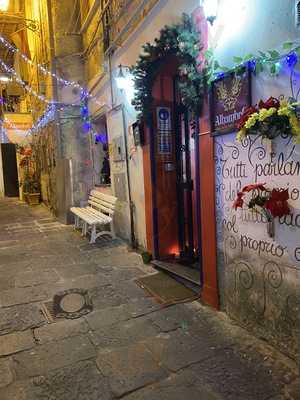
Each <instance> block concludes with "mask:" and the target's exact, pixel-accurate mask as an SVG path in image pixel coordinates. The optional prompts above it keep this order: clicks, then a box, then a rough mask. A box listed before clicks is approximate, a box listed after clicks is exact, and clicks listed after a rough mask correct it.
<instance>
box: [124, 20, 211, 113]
mask: <svg viewBox="0 0 300 400" xmlns="http://www.w3.org/2000/svg"><path fill="white" fill-rule="evenodd" d="M200 50H201V43H200V34H199V32H197V31H196V28H195V26H194V22H193V19H192V17H190V16H188V15H187V14H183V16H182V20H181V22H180V23H178V24H176V25H171V26H165V27H164V28H163V29H162V30H161V32H160V37H159V38H157V39H155V41H154V44H151V43H146V44H145V45H144V46H143V53H142V54H141V55H140V57H139V60H138V62H137V64H136V65H135V66H134V67H132V69H131V72H132V74H133V77H134V82H135V89H136V91H135V97H134V100H133V102H132V104H133V106H134V107H135V109H136V110H137V112H138V118H139V119H140V120H141V119H143V118H144V119H148V117H149V116H150V115H151V107H152V102H153V98H152V89H153V84H154V81H155V79H156V77H157V75H158V73H159V70H160V67H161V65H162V64H163V62H164V61H165V59H166V58H167V57H168V56H170V55H174V56H176V57H177V58H178V60H180V65H179V71H178V72H179V89H180V93H181V98H182V102H183V104H184V105H185V106H187V107H188V108H189V110H191V111H193V112H195V113H199V112H200V110H201V104H202V98H203V90H204V75H203V74H202V73H201V72H200V71H199V62H198V56H199V52H200ZM215 67H216V68H218V67H219V65H218V64H216V65H215Z"/></svg>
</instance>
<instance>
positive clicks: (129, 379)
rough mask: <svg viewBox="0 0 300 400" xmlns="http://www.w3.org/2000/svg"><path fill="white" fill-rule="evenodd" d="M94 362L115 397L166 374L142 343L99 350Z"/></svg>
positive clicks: (159, 378)
mask: <svg viewBox="0 0 300 400" xmlns="http://www.w3.org/2000/svg"><path fill="white" fill-rule="evenodd" d="M96 362H97V365H98V368H99V370H100V371H101V373H102V374H103V375H104V376H105V377H107V379H108V382H109V385H110V387H111V389H112V392H113V394H114V395H115V396H117V397H121V396H123V395H124V394H126V393H129V392H132V391H134V390H137V389H138V388H142V387H144V386H146V385H150V384H151V383H154V382H157V381H159V380H161V379H163V378H166V377H167V376H168V373H167V371H165V370H164V369H163V368H161V367H160V366H159V364H158V363H157V362H156V361H154V359H153V358H152V356H151V353H150V352H149V351H148V350H147V349H146V347H145V346H143V345H142V344H136V345H131V346H129V347H125V348H119V349H113V350H111V349H104V350H99V351H98V356H97V361H96Z"/></svg>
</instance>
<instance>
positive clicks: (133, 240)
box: [121, 104, 137, 249]
mask: <svg viewBox="0 0 300 400" xmlns="http://www.w3.org/2000/svg"><path fill="white" fill-rule="evenodd" d="M121 107H122V119H123V135H124V144H125V158H126V175H127V184H128V201H129V213H130V241H131V247H132V248H133V249H135V248H136V247H137V243H136V237H135V232H134V203H133V201H132V195H131V179H130V171H129V158H128V140H127V121H126V109H125V106H124V104H122V106H121Z"/></svg>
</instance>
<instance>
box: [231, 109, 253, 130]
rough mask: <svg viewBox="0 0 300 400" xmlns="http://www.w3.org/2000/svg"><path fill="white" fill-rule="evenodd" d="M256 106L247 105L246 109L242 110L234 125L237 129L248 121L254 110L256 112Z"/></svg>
mask: <svg viewBox="0 0 300 400" xmlns="http://www.w3.org/2000/svg"><path fill="white" fill-rule="evenodd" d="M257 111H258V110H257V108H256V107H252V106H251V107H248V108H246V110H245V111H244V112H243V114H242V115H241V118H240V119H239V120H238V122H237V124H236V127H237V129H238V130H240V129H242V128H243V127H244V125H245V123H246V122H247V121H248V119H249V117H250V116H251V115H252V114H254V113H255V112H257Z"/></svg>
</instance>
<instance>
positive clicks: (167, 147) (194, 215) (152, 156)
mask: <svg viewBox="0 0 300 400" xmlns="http://www.w3.org/2000/svg"><path fill="white" fill-rule="evenodd" d="M178 66H179V60H178V59H177V58H176V57H175V56H172V55H170V56H169V57H168V58H167V59H165V60H164V62H163V64H162V65H161V68H160V71H159V73H158V75H157V77H156V79H155V81H154V85H153V90H152V97H153V104H152V113H151V118H150V120H149V123H148V124H147V126H146V145H145V146H144V176H145V194H146V221H147V227H146V228H147V239H148V249H151V253H152V254H153V256H154V258H155V261H154V262H156V263H157V261H159V262H158V263H157V265H159V266H160V267H165V268H166V269H168V268H169V269H171V271H172V265H173V266H174V268H173V271H176V272H178V271H179V269H178V268H177V267H179V265H181V266H184V267H185V268H187V269H188V268H190V269H191V270H190V271H189V273H188V271H187V270H186V271H183V274H182V275H185V276H188V277H191V279H192V280H193V281H194V283H197V284H199V285H200V269H201V263H200V258H199V253H200V252H201V243H199V212H198V210H197V207H199V201H200V198H199V197H198V198H197V196H196V187H197V182H196V180H197V174H196V172H197V168H196V164H197V151H198V150H197V148H198V147H197V144H196V143H197V139H198V137H197V135H194V129H193V125H192V122H193V119H192V113H191V112H190V110H189V109H188V108H187V107H186V106H184V105H183V103H182V101H181V93H180V88H179V85H178ZM163 263H164V264H163ZM192 270H193V271H192Z"/></svg>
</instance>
